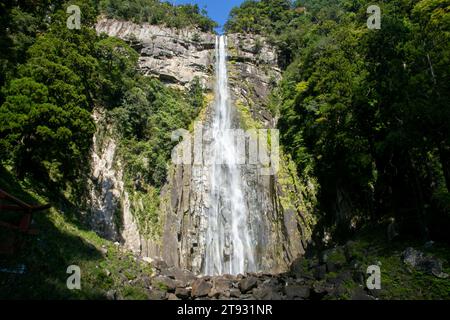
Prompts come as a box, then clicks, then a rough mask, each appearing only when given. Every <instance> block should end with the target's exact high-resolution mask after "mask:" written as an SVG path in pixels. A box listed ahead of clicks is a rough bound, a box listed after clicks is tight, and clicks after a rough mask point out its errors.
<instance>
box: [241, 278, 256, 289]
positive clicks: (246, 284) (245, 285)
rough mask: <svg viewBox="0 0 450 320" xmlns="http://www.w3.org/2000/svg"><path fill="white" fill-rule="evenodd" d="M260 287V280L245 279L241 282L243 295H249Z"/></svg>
mask: <svg viewBox="0 0 450 320" xmlns="http://www.w3.org/2000/svg"><path fill="white" fill-rule="evenodd" d="M257 286H258V280H257V279H256V278H255V277H248V278H244V279H242V280H241V281H239V289H240V290H241V292H242V293H247V292H249V291H250V290H252V289H253V288H256V287H257Z"/></svg>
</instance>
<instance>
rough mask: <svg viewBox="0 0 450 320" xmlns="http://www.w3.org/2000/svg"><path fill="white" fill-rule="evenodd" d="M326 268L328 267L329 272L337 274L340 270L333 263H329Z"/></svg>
mask: <svg viewBox="0 0 450 320" xmlns="http://www.w3.org/2000/svg"><path fill="white" fill-rule="evenodd" d="M326 266H327V272H336V271H337V269H338V267H337V266H336V264H335V263H333V262H331V261H328V262H327V264H326Z"/></svg>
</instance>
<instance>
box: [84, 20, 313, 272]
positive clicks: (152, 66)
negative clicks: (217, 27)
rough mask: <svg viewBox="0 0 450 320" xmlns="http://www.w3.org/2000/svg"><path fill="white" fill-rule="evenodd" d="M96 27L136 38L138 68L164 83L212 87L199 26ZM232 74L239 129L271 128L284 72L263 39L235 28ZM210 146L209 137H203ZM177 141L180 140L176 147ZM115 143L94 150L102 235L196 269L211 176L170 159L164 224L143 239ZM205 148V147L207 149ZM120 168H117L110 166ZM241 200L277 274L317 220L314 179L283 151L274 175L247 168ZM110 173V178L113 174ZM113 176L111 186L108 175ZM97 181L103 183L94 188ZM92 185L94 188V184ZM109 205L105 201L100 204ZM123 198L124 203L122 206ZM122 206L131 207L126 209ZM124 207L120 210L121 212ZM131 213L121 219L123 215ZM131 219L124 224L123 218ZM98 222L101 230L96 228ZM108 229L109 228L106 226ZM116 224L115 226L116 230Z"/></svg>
mask: <svg viewBox="0 0 450 320" xmlns="http://www.w3.org/2000/svg"><path fill="white" fill-rule="evenodd" d="M97 31H98V32H99V33H101V32H105V33H107V34H108V35H110V36H117V37H119V38H122V39H124V40H127V41H129V42H131V43H132V44H133V46H134V47H135V48H137V49H138V50H139V51H140V53H141V58H140V60H139V61H140V62H139V65H140V68H141V70H142V71H143V72H144V73H145V74H147V75H149V76H156V77H159V78H160V79H161V80H163V81H165V82H166V83H168V84H169V85H175V86H177V87H181V88H182V87H185V86H186V85H188V84H189V82H190V81H192V80H193V79H194V77H198V78H200V79H201V81H202V82H203V84H204V86H205V87H206V88H212V87H213V86H214V77H213V74H214V72H213V69H214V44H215V35H213V34H207V33H201V32H199V31H197V30H175V29H168V28H162V27H158V26H151V25H142V26H139V25H136V24H133V23H130V22H121V21H116V20H101V21H100V22H99V23H98V25H97ZM228 47H229V50H228V53H229V73H230V74H229V78H230V79H229V80H230V90H231V94H232V99H233V102H234V105H236V111H237V112H236V116H235V122H236V127H243V128H244V129H263V128H265V129H271V128H275V127H276V118H274V117H273V116H272V114H271V113H270V112H269V111H268V109H267V102H268V95H269V93H270V91H271V89H272V88H273V86H274V85H275V84H276V82H277V81H278V80H279V79H280V77H281V72H280V70H279V69H278V67H277V55H276V51H275V50H274V49H273V48H272V47H271V46H270V45H269V44H268V43H267V42H266V40H265V39H263V38H260V37H256V36H249V35H239V34H232V35H229V37H228ZM211 112H212V108H211V106H208V108H207V110H205V112H204V113H203V116H202V119H201V121H202V125H203V126H204V127H208V125H209V124H210V122H211ZM203 143H204V145H206V146H208V145H209V144H210V143H211V141H210V140H208V138H207V137H206V138H204V139H203ZM181 147H182V145H180V146H179V149H181ZM112 149H114V142H113V141H110V142H108V143H103V147H101V148H100V149H98V150H94V157H93V176H94V179H93V185H95V186H97V190H100V191H97V193H96V194H95V193H93V197H92V198H93V199H96V200H95V201H94V202H93V208H94V213H95V216H96V218H95V219H98V220H99V221H98V223H97V224H98V225H102V226H104V227H103V228H106V231H107V232H106V233H104V234H105V235H106V236H114V237H116V238H117V235H119V237H118V238H120V240H121V241H122V242H124V243H128V247H129V248H130V249H132V250H134V251H135V252H138V253H140V254H141V255H142V256H146V257H152V258H157V259H160V260H164V261H165V262H166V263H167V264H168V265H169V266H174V267H179V268H184V269H188V270H190V271H192V272H194V273H196V274H199V273H201V271H202V267H203V263H204V261H203V257H204V252H205V245H206V243H205V242H206V241H205V238H204V234H205V232H204V231H205V228H206V215H207V212H208V208H209V203H208V201H209V200H208V192H209V190H211V186H210V185H209V182H208V181H209V177H208V175H207V172H206V171H205V170H203V168H202V166H196V165H193V166H191V165H172V166H171V169H170V171H169V176H168V183H167V185H166V186H165V187H164V188H163V191H162V194H161V200H162V201H161V208H160V215H161V219H162V221H163V230H162V235H161V238H160V239H146V237H145V235H139V234H138V231H137V229H138V228H136V227H135V223H134V222H133V219H132V215H131V216H130V212H132V211H133V209H132V205H131V206H130V205H129V201H128V202H127V193H126V191H125V190H123V188H122V189H121V187H118V188H117V186H118V185H119V186H120V182H117V181H120V159H118V158H116V157H114V155H113V154H114V151H113V150H112ZM205 150H208V148H205ZM111 168H117V170H118V172H119V173H117V172H111V170H112V169H111ZM244 175H245V180H246V181H247V185H246V186H245V199H246V200H247V203H248V207H249V211H250V215H251V216H252V213H256V212H257V213H262V215H261V214H253V215H254V216H262V217H263V218H262V221H253V223H252V225H253V226H254V228H255V229H254V230H253V232H257V233H258V234H260V235H261V237H260V239H259V240H258V242H257V243H256V244H255V246H256V254H257V259H258V261H259V265H258V267H259V269H260V270H261V271H263V272H266V273H267V272H269V273H279V272H284V271H286V270H287V269H288V267H289V265H290V264H291V262H293V261H294V260H295V259H296V258H298V257H299V256H301V255H302V254H303V253H304V249H305V247H306V245H307V242H308V240H309V239H310V236H311V229H312V227H313V225H314V219H313V215H312V212H313V207H314V203H313V202H314V195H315V188H314V184H313V183H311V181H309V180H308V179H307V178H305V179H303V180H301V179H299V178H298V175H297V172H296V171H295V169H294V168H293V167H292V166H291V165H290V162H289V159H287V158H285V157H284V156H283V155H281V166H280V170H279V172H278V173H277V174H276V175H272V176H263V175H260V174H259V173H258V170H257V169H256V168H252V167H248V168H247V169H246V170H245V172H244ZM110 176H113V177H115V178H114V179H110ZM112 180H113V181H116V180H117V181H116V182H114V183H112V184H111V181H112ZM99 186H100V188H99ZM94 189H95V188H93V190H94ZM104 203H106V205H105V204H104ZM119 204H121V205H119ZM124 204H125V205H128V209H127V207H126V206H124ZM117 211H119V215H120V214H122V215H123V216H124V217H123V218H122V221H124V222H125V223H124V225H123V226H121V229H120V228H116V229H114V219H113V218H112V216H114V212H117ZM120 212H122V213H120ZM126 215H128V218H127V219H125V216H126ZM127 221H128V222H127ZM101 230H102V228H100V231H101ZM108 230H110V231H108ZM114 230H119V231H114Z"/></svg>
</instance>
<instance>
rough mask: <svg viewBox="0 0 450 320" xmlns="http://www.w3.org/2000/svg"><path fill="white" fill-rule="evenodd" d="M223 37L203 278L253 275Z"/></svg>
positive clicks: (218, 54) (219, 44) (218, 48)
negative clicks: (226, 275) (233, 130)
mask: <svg viewBox="0 0 450 320" xmlns="http://www.w3.org/2000/svg"><path fill="white" fill-rule="evenodd" d="M226 42H227V38H226V36H220V37H217V40H216V79H217V84H216V89H215V90H216V92H215V94H216V102H215V107H214V116H213V121H212V128H211V132H212V139H213V140H212V143H213V145H212V152H211V157H212V159H210V164H212V165H211V195H210V197H211V198H210V199H211V205H210V209H209V212H208V214H209V215H208V219H207V232H206V253H205V261H204V274H206V275H220V274H233V275H236V274H239V273H245V272H254V271H255V269H256V266H255V258H254V244H253V243H252V240H251V238H252V237H251V234H250V233H251V230H250V224H249V217H248V208H247V204H246V201H245V197H244V194H245V193H244V188H243V186H244V181H243V176H242V172H241V168H240V165H239V164H238V163H239V161H238V157H239V156H240V153H239V150H238V148H237V144H236V141H235V140H234V135H233V134H231V130H230V129H232V125H233V112H232V111H233V110H232V105H231V103H230V95H229V89H228V76H227V61H226V60H227V51H226Z"/></svg>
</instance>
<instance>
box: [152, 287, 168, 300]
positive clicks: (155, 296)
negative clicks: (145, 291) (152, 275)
mask: <svg viewBox="0 0 450 320" xmlns="http://www.w3.org/2000/svg"><path fill="white" fill-rule="evenodd" d="M148 298H149V300H165V299H166V293H165V292H164V291H162V290H159V289H153V290H151V291H150V292H149V295H148Z"/></svg>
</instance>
